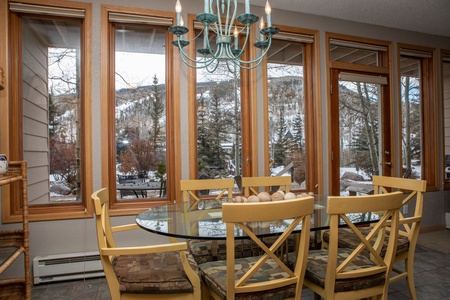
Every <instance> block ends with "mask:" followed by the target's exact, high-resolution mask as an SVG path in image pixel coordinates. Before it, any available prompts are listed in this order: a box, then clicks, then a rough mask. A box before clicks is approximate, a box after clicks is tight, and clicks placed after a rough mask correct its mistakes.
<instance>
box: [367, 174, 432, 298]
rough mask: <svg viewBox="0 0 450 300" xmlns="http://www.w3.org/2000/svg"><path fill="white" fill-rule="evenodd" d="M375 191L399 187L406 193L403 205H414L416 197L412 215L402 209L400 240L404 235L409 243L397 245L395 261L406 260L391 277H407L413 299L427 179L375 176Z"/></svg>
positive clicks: (396, 278)
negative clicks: (415, 261) (417, 248)
mask: <svg viewBox="0 0 450 300" xmlns="http://www.w3.org/2000/svg"><path fill="white" fill-rule="evenodd" d="M372 181H373V185H374V193H375V194H378V193H388V192H389V191H388V190H387V189H399V190H401V191H402V192H404V193H405V196H406V197H405V198H404V199H403V207H405V205H408V207H409V206H412V201H411V200H412V199H414V198H415V200H416V203H415V209H414V213H413V214H412V216H410V217H408V216H404V215H403V214H402V212H401V211H400V227H399V232H398V235H399V241H400V240H401V238H402V237H403V239H405V238H406V240H407V242H408V243H405V244H406V247H402V248H400V247H397V252H396V256H395V262H396V263H397V262H404V264H405V266H404V270H401V269H399V268H396V266H395V265H394V268H393V273H392V276H391V278H390V281H391V283H392V282H394V281H397V280H400V279H403V278H406V282H407V284H408V290H409V295H410V297H411V299H417V295H416V288H415V284H414V253H415V251H416V245H417V239H418V238H419V231H420V223H421V221H422V210H423V193H424V192H425V191H426V189H427V182H426V180H416V179H406V178H397V177H387V176H374V177H373V180H372Z"/></svg>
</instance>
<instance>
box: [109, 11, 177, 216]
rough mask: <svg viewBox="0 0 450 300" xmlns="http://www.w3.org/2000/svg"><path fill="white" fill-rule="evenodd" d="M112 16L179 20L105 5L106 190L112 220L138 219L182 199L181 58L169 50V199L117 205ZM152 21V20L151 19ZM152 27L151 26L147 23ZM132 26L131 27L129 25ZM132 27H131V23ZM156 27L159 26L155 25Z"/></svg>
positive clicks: (133, 200)
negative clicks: (148, 210) (146, 210)
mask: <svg viewBox="0 0 450 300" xmlns="http://www.w3.org/2000/svg"><path fill="white" fill-rule="evenodd" d="M109 13H119V14H123V15H127V14H128V15H135V16H138V17H139V16H142V17H143V19H144V20H145V19H147V21H148V18H146V16H150V17H154V18H155V20H156V19H157V18H164V19H170V20H172V22H173V20H174V19H175V14H174V13H170V12H163V11H156V10H151V9H140V8H131V7H123V6H113V5H102V13H101V17H102V25H101V36H102V39H101V53H102V54H103V55H102V58H101V77H102V82H101V95H102V102H101V111H102V119H101V124H102V131H101V132H102V143H101V144H102V145H104V147H105V148H106V149H104V151H105V153H107V155H102V158H101V160H102V186H108V187H109V188H110V191H109V195H110V214H111V215H112V216H118V215H135V214H136V213H139V212H141V211H142V209H144V208H148V207H151V206H155V205H161V204H166V203H168V202H169V199H173V198H178V197H174V195H176V194H177V189H178V190H179V188H178V185H176V184H175V182H178V181H179V180H180V173H181V172H180V169H181V167H180V166H181V159H180V157H181V154H180V152H181V151H180V150H179V149H180V132H179V127H180V126H179V122H180V121H179V118H180V110H179V98H180V93H179V78H178V76H173V75H174V74H179V69H178V68H179V67H178V66H177V64H176V63H174V61H177V60H178V55H177V54H176V53H175V51H174V50H173V47H168V48H167V49H166V51H167V52H166V78H165V80H166V86H167V88H166V92H167V93H166V116H167V118H166V124H167V125H166V126H167V129H166V132H167V134H172V136H169V137H168V138H167V147H166V151H167V152H166V153H167V184H166V193H167V194H166V195H167V196H166V198H164V199H163V200H161V201H159V200H155V199H143V200H140V199H130V200H126V201H117V199H116V189H115V186H116V176H115V174H116V165H115V162H116V161H115V157H116V154H115V153H116V152H115V149H116V145H115V130H114V129H115V105H114V103H115V91H114V90H113V89H111V86H112V85H113V84H112V83H113V82H115V74H114V67H110V66H114V65H115V63H114V52H115V47H114V44H113V41H114V39H113V37H111V35H113V34H114V32H113V30H111V29H112V25H111V24H110V22H109ZM150 19H151V18H150ZM145 23H147V24H148V22H145ZM127 24H128V23H127ZM130 24H131V23H130ZM155 26H159V25H158V24H155ZM171 41H172V37H171V36H169V35H167V42H166V45H170V46H171V44H170V42H171Z"/></svg>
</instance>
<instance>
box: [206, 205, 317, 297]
mask: <svg viewBox="0 0 450 300" xmlns="http://www.w3.org/2000/svg"><path fill="white" fill-rule="evenodd" d="M313 211H314V198H313V197H305V198H301V199H293V200H285V201H276V202H259V203H224V204H223V208H222V221H223V222H224V223H226V232H227V233H226V234H227V239H226V242H227V255H226V259H225V260H220V261H215V262H207V263H204V264H200V265H199V268H200V270H201V273H202V276H203V280H204V283H205V285H206V286H207V288H208V290H209V292H210V295H211V296H212V297H213V298H214V299H227V300H231V299H233V300H234V299H241V300H243V299H300V298H301V293H302V284H303V279H304V272H305V264H306V257H307V253H308V246H309V232H310V225H311V217H310V215H311V214H312V213H313ZM279 220H286V230H285V231H284V232H283V233H282V234H281V235H279V236H278V238H277V240H276V241H275V243H274V244H273V245H272V246H270V247H268V246H266V245H265V243H264V242H262V241H261V239H260V238H259V237H258V236H256V235H255V233H254V232H253V231H252V226H258V225H262V224H266V225H267V226H270V225H269V224H270V222H271V221H274V222H279ZM288 221H289V222H288ZM261 222H262V223H261ZM300 223H301V226H302V231H301V233H300V236H299V243H298V248H297V249H296V256H295V257H296V263H295V266H294V268H293V269H290V268H289V267H288V266H287V265H286V264H285V262H284V260H282V259H280V258H279V257H278V256H277V255H276V252H277V249H278V248H279V247H280V246H281V245H282V244H283V243H284V242H285V240H286V239H287V238H288V237H289V235H290V234H291V233H292V231H293V230H294V228H295V227H297V226H298V225H299V224H300ZM236 230H242V231H243V232H245V233H246V234H247V235H248V236H249V238H251V240H252V241H253V242H254V243H256V244H257V245H258V246H259V247H260V248H261V249H263V254H262V255H259V256H252V257H246V258H236V257H235V252H234V247H235V243H236V238H235V236H234V233H235V231H236ZM257 230H259V229H257Z"/></svg>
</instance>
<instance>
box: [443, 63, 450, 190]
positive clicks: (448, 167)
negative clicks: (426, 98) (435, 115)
mask: <svg viewBox="0 0 450 300" xmlns="http://www.w3.org/2000/svg"><path fill="white" fill-rule="evenodd" d="M442 74H443V84H444V135H445V139H444V142H445V148H444V154H445V174H444V177H445V183H446V184H450V57H449V58H448V61H445V62H444V63H443V68H442Z"/></svg>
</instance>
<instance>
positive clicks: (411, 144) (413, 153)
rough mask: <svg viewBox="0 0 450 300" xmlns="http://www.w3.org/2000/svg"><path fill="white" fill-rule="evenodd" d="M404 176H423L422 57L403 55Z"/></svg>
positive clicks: (401, 62)
mask: <svg viewBox="0 0 450 300" xmlns="http://www.w3.org/2000/svg"><path fill="white" fill-rule="evenodd" d="M400 68H401V77H400V84H401V98H402V165H403V177H405V178H418V179H420V178H422V168H421V164H422V157H421V156H422V151H421V141H422V138H421V135H422V125H421V124H422V111H421V101H422V100H421V86H420V76H421V74H420V69H421V59H420V58H415V57H406V56H401V61H400Z"/></svg>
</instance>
